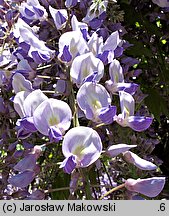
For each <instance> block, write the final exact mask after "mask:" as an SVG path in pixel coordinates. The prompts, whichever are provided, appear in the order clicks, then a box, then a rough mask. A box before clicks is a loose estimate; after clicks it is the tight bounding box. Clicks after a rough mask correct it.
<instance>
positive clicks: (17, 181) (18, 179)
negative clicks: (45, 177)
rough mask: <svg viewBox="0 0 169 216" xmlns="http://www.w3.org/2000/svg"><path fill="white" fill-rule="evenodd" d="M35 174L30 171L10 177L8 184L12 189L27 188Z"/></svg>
mask: <svg viewBox="0 0 169 216" xmlns="http://www.w3.org/2000/svg"><path fill="white" fill-rule="evenodd" d="M35 176H36V173H35V172H34V171H31V170H26V171H24V172H21V173H19V174H16V175H12V176H11V177H10V178H9V179H8V182H9V183H10V184H12V185H13V186H14V187H20V188H24V187H27V186H28V185H29V184H30V183H31V182H32V181H33V179H34V178H35Z"/></svg>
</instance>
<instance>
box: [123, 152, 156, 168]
mask: <svg viewBox="0 0 169 216" xmlns="http://www.w3.org/2000/svg"><path fill="white" fill-rule="evenodd" d="M123 157H124V159H125V160H126V161H127V162H129V163H131V164H134V165H135V166H136V167H138V168H139V169H142V170H155V169H156V168H157V166H156V165H155V164H153V163H151V162H150V161H147V160H144V159H142V158H140V157H139V156H138V155H136V154H134V153H133V152H130V151H126V152H124V154H123Z"/></svg>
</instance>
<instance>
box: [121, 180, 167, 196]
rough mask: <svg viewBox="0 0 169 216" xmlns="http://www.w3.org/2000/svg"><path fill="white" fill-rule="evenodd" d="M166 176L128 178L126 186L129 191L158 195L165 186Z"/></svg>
mask: <svg viewBox="0 0 169 216" xmlns="http://www.w3.org/2000/svg"><path fill="white" fill-rule="evenodd" d="M164 184H165V177H152V178H147V179H137V180H135V179H127V180H126V182H125V187H126V188H127V190H129V191H133V192H137V193H141V194H144V195H145V196H148V197H156V196H157V195H158V194H159V193H160V192H161V191H162V190H163V188H164Z"/></svg>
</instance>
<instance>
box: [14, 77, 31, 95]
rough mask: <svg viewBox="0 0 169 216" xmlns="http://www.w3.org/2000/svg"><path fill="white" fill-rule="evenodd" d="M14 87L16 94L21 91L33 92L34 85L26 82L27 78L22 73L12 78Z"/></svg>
mask: <svg viewBox="0 0 169 216" xmlns="http://www.w3.org/2000/svg"><path fill="white" fill-rule="evenodd" d="M12 87H13V90H14V92H15V93H18V92H20V91H27V92H31V91H33V87H32V83H31V82H30V81H29V80H26V79H25V77H24V76H23V75H22V74H20V73H15V74H14V75H13V77H12Z"/></svg>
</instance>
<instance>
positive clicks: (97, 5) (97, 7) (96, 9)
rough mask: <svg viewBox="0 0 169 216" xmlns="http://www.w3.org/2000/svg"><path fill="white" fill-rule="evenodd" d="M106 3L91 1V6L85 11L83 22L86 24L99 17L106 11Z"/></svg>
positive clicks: (98, 0)
mask: <svg viewBox="0 0 169 216" xmlns="http://www.w3.org/2000/svg"><path fill="white" fill-rule="evenodd" d="M107 4H108V1H107V0H106V1H105V0H103V1H100V0H96V1H95V0H93V1H92V4H91V6H90V7H89V8H88V10H87V14H86V16H85V17H84V18H83V22H86V23H88V22H89V21H91V20H92V19H94V18H96V17H98V16H100V15H101V14H102V13H103V12H105V11H106V8H107Z"/></svg>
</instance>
